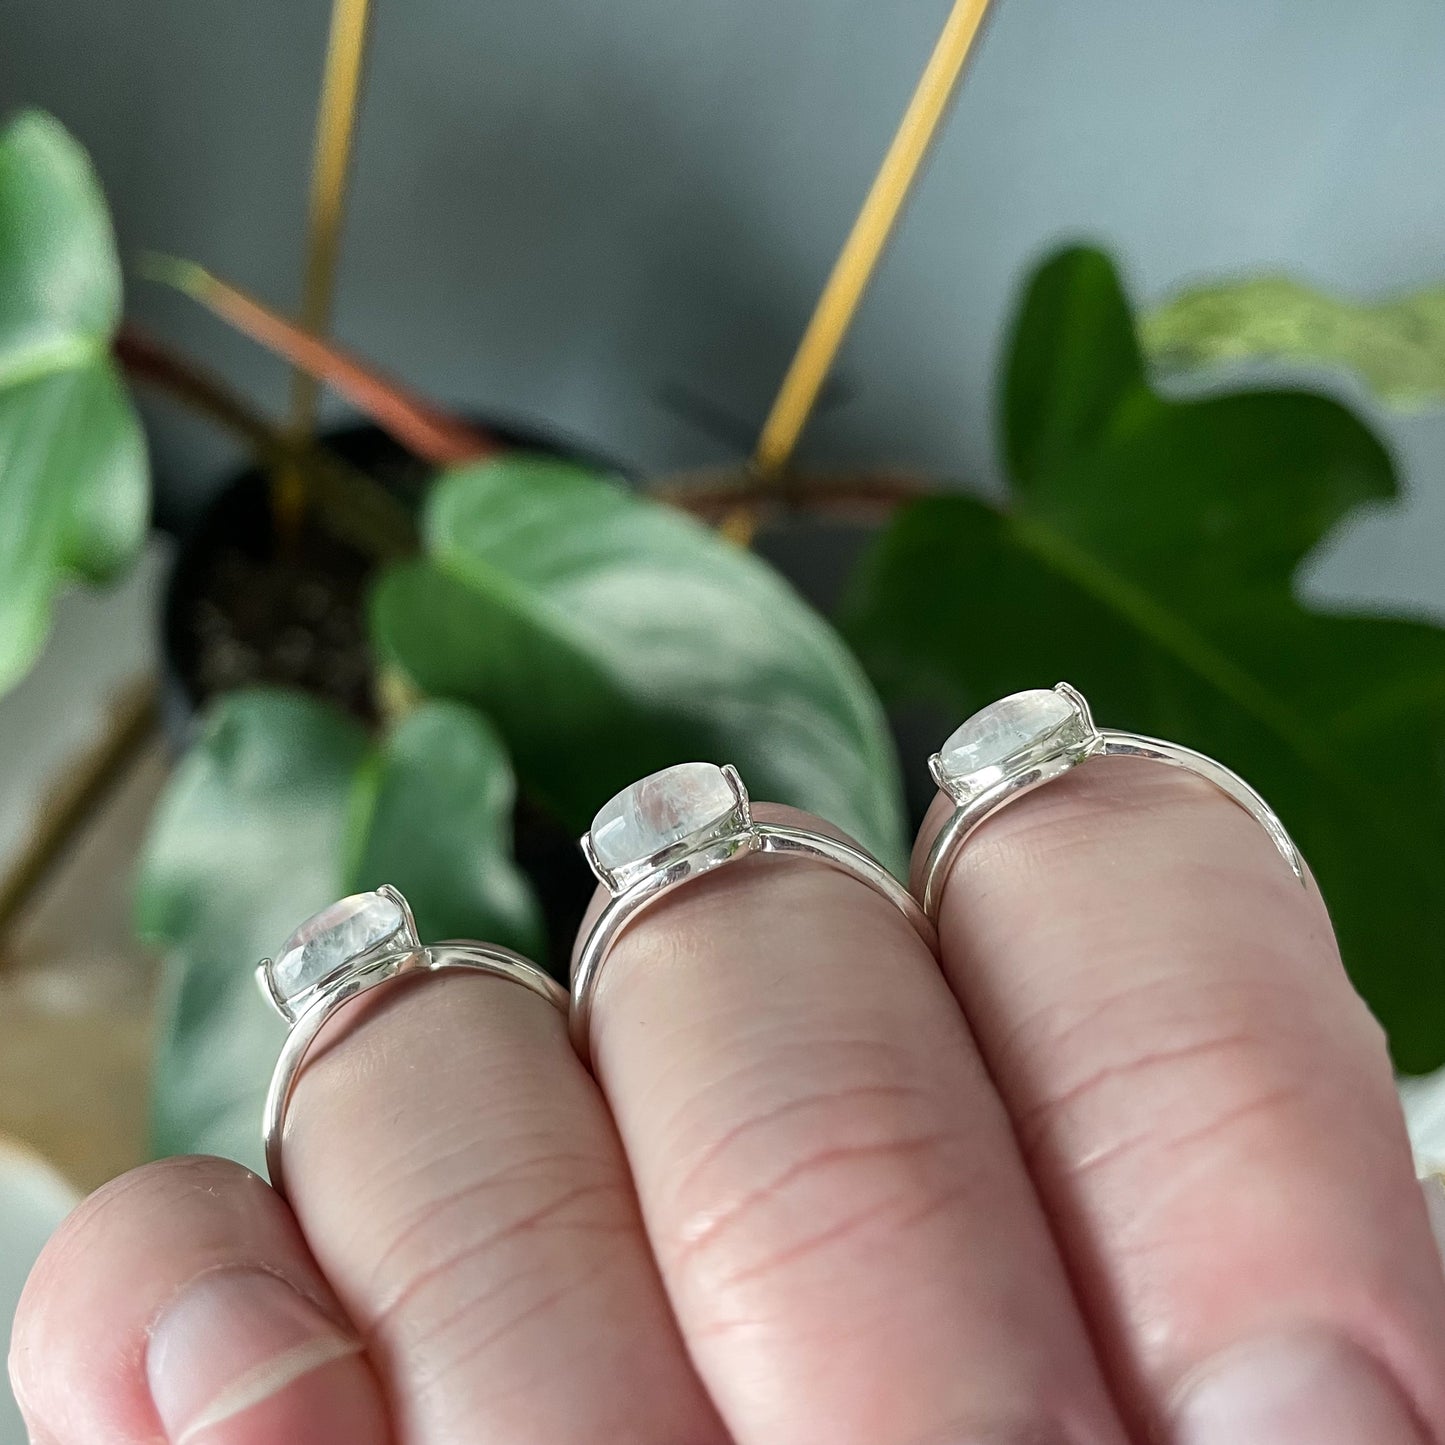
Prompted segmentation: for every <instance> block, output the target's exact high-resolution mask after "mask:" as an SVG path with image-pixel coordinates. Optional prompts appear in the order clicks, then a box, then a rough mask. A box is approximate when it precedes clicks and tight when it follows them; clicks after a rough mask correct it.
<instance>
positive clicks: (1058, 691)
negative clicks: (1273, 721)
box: [923, 682, 1305, 922]
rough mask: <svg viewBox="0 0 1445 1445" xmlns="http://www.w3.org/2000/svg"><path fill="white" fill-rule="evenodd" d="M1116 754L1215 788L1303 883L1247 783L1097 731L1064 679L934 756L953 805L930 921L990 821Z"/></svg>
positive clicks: (930, 876) (1207, 762)
mask: <svg viewBox="0 0 1445 1445" xmlns="http://www.w3.org/2000/svg"><path fill="white" fill-rule="evenodd" d="M1116 757H1118V758H1147V759H1149V760H1150V761H1151V762H1156V763H1168V764H1169V765H1170V766H1171V767H1176V768H1184V769H1186V770H1187V771H1188V772H1191V773H1195V774H1197V775H1198V776H1199V777H1201V778H1203V779H1205V781H1206V782H1210V783H1213V784H1214V786H1215V787H1216V788H1218V789H1219V790H1220V792H1222V793H1224V794H1225V795H1226V796H1227V797H1228V798H1230V799H1231V800H1232V801H1233V802H1235V803H1238V804H1239V806H1240V807H1241V808H1243V809H1244V810H1245V812H1246V813H1248V814H1249V815H1250V817H1252V818H1253V819H1254V820H1255V822H1257V823H1258V824H1259V825H1260V827H1261V828H1263V829H1264V831H1265V832H1266V833H1268V834H1269V837H1270V841H1271V842H1272V843H1273V844H1274V846H1275V847H1276V848H1277V849H1279V852H1280V855H1281V856H1282V857H1283V858H1284V860H1285V862H1286V863H1288V864H1289V866H1290V868H1291V869H1292V870H1293V871H1294V875H1295V877H1296V878H1298V879H1299V880H1300V882H1301V883H1303V882H1304V881H1305V868H1304V860H1303V859H1302V858H1301V857H1300V854H1299V849H1298V848H1296V847H1295V845H1294V843H1293V842H1292V841H1291V839H1290V836H1289V834H1288V833H1287V832H1285V827H1284V824H1283V823H1281V822H1280V820H1279V818H1278V817H1277V816H1276V815H1275V812H1274V809H1273V808H1271V807H1270V806H1269V804H1268V803H1266V802H1265V801H1264V799H1263V798H1261V797H1260V795H1259V794H1258V793H1256V792H1255V791H1254V789H1253V788H1251V787H1250V786H1249V784H1248V783H1246V782H1245V781H1244V779H1243V778H1240V777H1238V776H1237V775H1236V774H1234V773H1232V772H1230V770H1229V769H1228V768H1226V767H1224V766H1223V765H1222V764H1220V763H1216V762H1215V761H1214V759H1213V758H1207V757H1205V756H1204V754H1203V753H1197V752H1195V751H1194V749H1193V748H1186V747H1181V746H1180V745H1179V744H1178V743H1166V742H1161V741H1160V740H1159V739H1158V738H1147V737H1143V736H1141V735H1139V734H1137V733H1124V732H1115V731H1112V730H1110V729H1103V728H1098V727H1096V726H1095V725H1094V719H1093V715H1092V714H1091V713H1090V711H1089V704H1088V703H1087V702H1085V701H1084V697H1083V694H1082V693H1080V692H1079V691H1078V690H1077V689H1075V688H1072V687H1070V686H1069V684H1068V683H1066V682H1061V683H1059V685H1058V686H1057V687H1055V688H1053V689H1047V688H1037V689H1034V690H1032V691H1029V692H1016V693H1014V694H1013V695H1012V696H1011V697H1006V698H1004V699H1003V700H1002V701H1001V702H996V703H994V704H992V705H991V706H990V707H986V708H984V709H983V711H982V712H977V713H975V714H974V715H973V716H972V717H971V718H969V720H968V721H967V722H966V723H964V724H963V726H962V727H960V728H959V729H958V730H957V731H956V732H955V733H954V734H953V735H952V736H951V737H950V738H949V739H948V741H947V742H946V743H944V745H943V746H942V747H941V748H940V749H939V750H938V751H937V752H936V753H934V755H933V756H932V757H931V758H929V760H928V770H929V772H930V773H932V774H933V781H934V782H935V783H937V784H938V786H939V788H940V789H941V790H942V791H943V792H945V793H947V794H948V796H949V797H950V798H951V799H952V800H953V802H954V803H955V804H956V806H955V808H954V811H953V815H952V816H951V817H950V818H949V820H948V821H947V822H946V823H945V824H944V825H943V828H942V829H941V830H940V832H939V834H938V837H937V838H935V839H934V841H933V847H932V849H931V850H930V851H929V854H928V861H927V863H926V864H925V866H924V875H923V907H924V911H925V912H926V913H927V914H928V916H929V918H930V919H933V920H934V921H935V922H936V921H937V918H938V907H939V899H940V896H941V895H942V893H943V884H944V880H945V879H946V878H947V877H948V870H949V867H950V865H951V864H952V862H953V859H954V857H955V855H956V854H957V853H958V850H959V849H960V848H962V847H963V845H964V843H965V842H967V841H968V838H969V836H970V835H971V834H972V833H973V831H974V830H975V829H976V828H977V827H978V826H979V824H980V823H982V822H983V821H984V819H985V818H989V817H992V816H993V814H994V813H996V812H998V810H999V809H1000V808H1002V807H1004V806H1005V805H1006V804H1008V803H1011V802H1013V801H1014V799H1015V798H1020V797H1022V796H1023V795H1024V794H1025V793H1027V792H1029V791H1030V790H1031V789H1033V788H1037V787H1038V786H1039V785H1040V784H1041V783H1047V782H1049V781H1050V780H1051V779H1053V778H1057V777H1060V776H1061V775H1062V774H1064V773H1066V772H1068V770H1069V769H1070V768H1073V767H1077V766H1078V764H1079V763H1082V762H1086V761H1087V760H1088V759H1089V758H1116Z"/></svg>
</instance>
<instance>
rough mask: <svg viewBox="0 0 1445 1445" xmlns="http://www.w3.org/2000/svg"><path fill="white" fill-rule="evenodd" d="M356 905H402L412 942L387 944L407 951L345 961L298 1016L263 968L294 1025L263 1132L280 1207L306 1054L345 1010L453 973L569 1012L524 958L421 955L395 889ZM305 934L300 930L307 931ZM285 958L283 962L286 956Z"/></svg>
mask: <svg viewBox="0 0 1445 1445" xmlns="http://www.w3.org/2000/svg"><path fill="white" fill-rule="evenodd" d="M357 898H358V899H368V898H384V899H387V900H393V899H394V900H396V901H397V902H399V904H400V907H401V909H402V910H403V912H404V917H405V928H406V929H407V930H409V932H410V936H406V934H403V935H402V936H401V937H400V938H399V939H398V938H394V937H392V938H388V939H386V940H385V943H386V944H391V943H393V942H400V943H401V944H402V945H403V946H401V947H396V948H393V947H387V946H383V947H381V948H375V949H372V950H368V951H365V952H363V953H361V954H359V955H357V956H353V957H351V958H348V959H345V960H343V962H342V964H341V966H340V967H339V968H337V969H335V970H333V971H330V972H328V974H327V975H326V976H325V977H324V978H323V979H321V981H320V982H319V983H317V984H314V985H312V986H310V987H308V988H306V989H305V990H304V992H303V995H302V997H301V1000H300V1002H301V1006H300V1007H299V1008H297V1007H295V1006H294V1002H295V1001H294V1000H291V999H287V998H286V997H285V996H284V995H278V992H277V989H276V984H275V965H273V964H272V963H271V962H270V960H266V961H265V962H263V963H262V965H261V970H260V971H261V973H262V975H263V978H262V984H263V990H264V991H265V993H266V994H267V997H268V998H269V999H270V1000H271V1001H272V1002H273V1003H274V1004H276V1006H277V1008H278V1009H279V1010H280V1011H281V1013H282V1015H283V1017H285V1018H287V1019H288V1020H289V1021H290V1023H291V1028H290V1030H289V1032H288V1033H287V1035H286V1040H285V1042H284V1043H283V1044H282V1046H281V1054H280V1057H279V1058H278V1059H277V1060H276V1068H275V1071H274V1072H273V1073H272V1075H271V1087H270V1088H269V1090H268V1091H267V1094H266V1107H265V1113H264V1115H263V1120H262V1130H261V1132H262V1139H263V1141H264V1143H265V1147H266V1171H267V1173H268V1174H269V1175H270V1178H271V1187H272V1188H273V1189H275V1190H276V1192H277V1193H278V1194H280V1195H281V1196H282V1198H283V1199H284V1198H285V1197H286V1178H285V1171H284V1166H283V1164H282V1158H281V1146H282V1141H283V1139H284V1136H285V1124H286V1109H287V1106H288V1105H289V1104H290V1102H291V1095H292V1093H293V1092H294V1091H295V1088H296V1084H297V1081H298V1080H299V1079H300V1076H301V1069H302V1066H303V1064H304V1063H305V1060H306V1054H307V1051H308V1050H309V1049H310V1047H311V1045H312V1044H313V1043H315V1041H316V1038H317V1035H318V1034H320V1032H321V1030H322V1028H323V1027H324V1026H325V1025H326V1023H327V1022H328V1021H329V1020H330V1019H331V1018H332V1016H333V1015H334V1014H336V1013H337V1012H338V1011H339V1010H341V1009H343V1008H345V1007H346V1006H347V1005H348V1004H350V1003H354V1002H355V1001H356V1000H357V999H358V998H360V997H361V996H362V994H365V993H369V992H370V991H371V990H372V989H374V988H378V987H380V986H381V985H382V984H385V983H390V982H391V981H392V980H393V979H398V978H408V977H412V976H415V975H418V974H425V973H438V972H440V971H441V970H443V969H450V968H456V969H467V970H470V971H472V972H474V973H485V974H491V975H493V976H494V977H496V978H504V979H508V980H510V981H511V982H513V983H519V984H521V985H522V986H523V987H524V988H528V989H530V990H531V991H532V992H533V993H535V994H537V995H538V996H539V997H541V998H544V999H546V1000H547V1002H548V1003H550V1004H552V1005H553V1006H554V1007H555V1008H557V1009H559V1010H561V1011H562V1012H563V1013H566V1011H567V991H566V990H565V989H564V988H563V987H562V985H561V984H559V983H558V982H557V981H556V980H555V979H554V978H552V977H551V976H550V975H549V974H547V973H546V972H544V971H543V970H542V969H541V968H539V967H538V966H537V965H536V964H535V963H533V962H532V961H531V960H530V959H527V958H524V957H523V956H522V955H521V954H519V953H513V952H512V950H511V949H509V948H502V947H499V946H498V945H495V944H482V943H471V942H449V943H441V944H434V945H433V946H431V947H429V948H428V947H423V946H421V945H420V944H419V943H417V942H416V941H415V925H414V924H413V923H412V922H411V910H410V909H409V908H407V907H406V903H405V900H404V899H402V898H401V895H400V894H399V893H397V892H396V890H395V889H392V888H383V889H379V890H377V893H376V894H375V895H368V894H360V895H357ZM354 901H355V900H352V899H343V900H342V903H343V904H350V903H353V902H354ZM340 906H341V905H333V907H340ZM327 912H328V913H329V912H330V910H327ZM317 917H318V918H325V917H326V915H325V914H319V915H317ZM313 921H314V920H313ZM307 926H308V925H305V924H303V925H302V928H303V929H305V928H306V927H307ZM298 932H300V930H298ZM293 936H294V935H293ZM281 957H282V958H283V959H284V958H285V957H286V952H285V951H284V950H283V953H282V955H281Z"/></svg>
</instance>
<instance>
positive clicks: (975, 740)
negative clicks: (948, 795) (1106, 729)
mask: <svg viewBox="0 0 1445 1445" xmlns="http://www.w3.org/2000/svg"><path fill="white" fill-rule="evenodd" d="M1077 716H1078V714H1077V713H1076V712H1075V710H1074V705H1073V703H1071V702H1070V701H1069V700H1068V698H1066V697H1063V696H1062V695H1061V694H1059V693H1057V692H1054V691H1052V690H1051V689H1049V688H1031V689H1030V690H1029V691H1028V692H1016V693H1014V694H1012V696H1010V697H1006V698H1002V699H1000V701H998V702H996V703H992V704H990V705H989V706H988V707H986V708H984V709H983V710H982V711H980V712H976V713H974V715H973V716H972V717H971V718H969V720H968V721H967V722H966V723H964V724H963V725H962V726H961V727H959V728H957V729H956V730H955V731H954V732H953V734H952V735H951V736H950V737H949V739H948V741H947V742H946V743H944V745H943V746H942V747H941V748H940V749H939V752H938V758H939V767H940V769H941V770H942V772H943V775H944V777H946V778H948V779H950V780H951V781H954V782H962V781H963V780H964V779H966V778H969V777H972V776H973V775H974V774H975V773H981V772H984V771H985V770H987V769H991V768H998V767H1002V766H1003V765H1004V764H1005V763H1007V762H1010V761H1011V760H1012V759H1014V758H1017V757H1019V756H1020V755H1021V754H1024V753H1032V752H1034V751H1035V750H1036V749H1038V748H1040V747H1042V746H1043V745H1044V744H1046V743H1048V742H1050V741H1051V740H1053V739H1054V738H1055V736H1056V735H1058V734H1059V733H1061V732H1063V731H1064V730H1065V729H1066V728H1067V727H1068V726H1069V724H1070V723H1072V722H1073V721H1074V720H1075V718H1076V717H1077Z"/></svg>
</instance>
